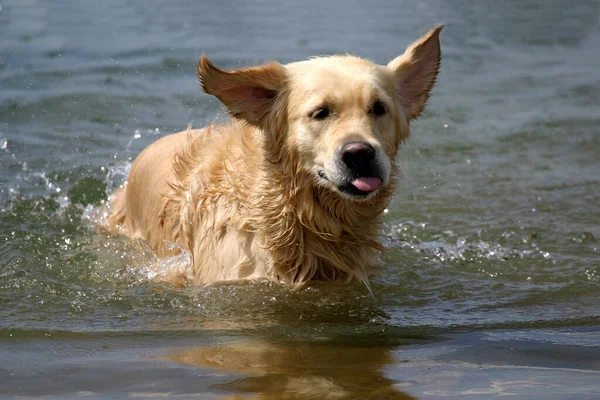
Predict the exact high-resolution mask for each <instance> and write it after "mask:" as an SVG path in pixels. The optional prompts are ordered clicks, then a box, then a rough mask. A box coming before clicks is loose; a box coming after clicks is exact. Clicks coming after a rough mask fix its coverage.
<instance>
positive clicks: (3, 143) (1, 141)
mask: <svg viewBox="0 0 600 400" xmlns="http://www.w3.org/2000/svg"><path fill="white" fill-rule="evenodd" d="M7 147H8V139H7V138H5V137H4V136H2V137H0V150H6V148H7Z"/></svg>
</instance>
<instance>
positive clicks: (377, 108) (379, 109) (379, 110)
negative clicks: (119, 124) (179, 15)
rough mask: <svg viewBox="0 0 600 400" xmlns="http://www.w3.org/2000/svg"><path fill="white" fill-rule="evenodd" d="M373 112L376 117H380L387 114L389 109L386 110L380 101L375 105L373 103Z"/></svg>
mask: <svg viewBox="0 0 600 400" xmlns="http://www.w3.org/2000/svg"><path fill="white" fill-rule="evenodd" d="M371 112H372V113H373V115H375V116H376V117H380V116H382V115H384V114H385V113H386V112H387V109H386V108H385V104H383V103H382V102H381V101H380V100H377V101H376V102H375V103H373V107H371Z"/></svg>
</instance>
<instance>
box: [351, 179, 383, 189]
mask: <svg viewBox="0 0 600 400" xmlns="http://www.w3.org/2000/svg"><path fill="white" fill-rule="evenodd" d="M350 183H351V184H352V185H353V186H354V187H355V188H357V189H358V190H360V191H363V192H372V191H373V190H375V189H377V188H378V187H379V185H381V179H379V178H363V177H361V178H356V179H355V180H353V181H352V182H350Z"/></svg>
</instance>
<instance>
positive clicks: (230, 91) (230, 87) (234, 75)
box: [198, 55, 286, 126]
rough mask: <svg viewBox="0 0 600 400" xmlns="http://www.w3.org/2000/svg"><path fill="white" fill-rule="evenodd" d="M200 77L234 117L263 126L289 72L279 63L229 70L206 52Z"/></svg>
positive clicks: (201, 60) (203, 85)
mask: <svg viewBox="0 0 600 400" xmlns="http://www.w3.org/2000/svg"><path fill="white" fill-rule="evenodd" d="M198 79H199V80H200V85H201V86H202V89H203V90H204V91H205V92H206V93H208V94H212V95H213V96H215V97H217V98H218V99H219V100H221V102H222V103H223V104H224V105H225V106H226V107H227V109H228V110H229V113H230V114H231V115H232V116H234V117H236V118H241V119H243V120H245V121H246V122H248V123H250V124H251V125H255V126H260V125H261V122H262V121H263V120H264V118H265V117H266V116H267V115H268V114H269V113H270V112H271V111H273V108H274V106H275V102H276V100H277V96H278V94H279V93H280V91H281V90H282V89H283V87H284V85H285V81H286V72H285V67H284V66H283V65H281V64H279V63H276V62H271V63H269V64H265V65H261V66H258V67H252V68H244V69H235V70H231V71H225V70H222V69H220V68H218V67H216V66H215V65H214V64H213V63H211V62H210V61H209V60H208V58H206V56H204V55H203V56H202V57H201V58H200V62H198Z"/></svg>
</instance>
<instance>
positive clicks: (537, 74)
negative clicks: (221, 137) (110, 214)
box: [0, 0, 600, 399]
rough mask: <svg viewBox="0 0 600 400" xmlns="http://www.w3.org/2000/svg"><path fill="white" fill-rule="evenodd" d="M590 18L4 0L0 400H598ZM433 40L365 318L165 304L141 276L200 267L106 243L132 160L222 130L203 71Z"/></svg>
mask: <svg viewBox="0 0 600 400" xmlns="http://www.w3.org/2000/svg"><path fill="white" fill-rule="evenodd" d="M599 17H600V7H599V5H598V3H597V2H596V1H577V2H575V3H570V4H569V5H566V4H565V3H564V2H561V1H544V2H536V1H508V2H503V3H498V2H492V1H483V2H469V1H460V2H443V1H435V0H426V1H422V2H418V3H414V2H408V1H401V2H397V1H388V2H380V3H379V4H373V3H372V2H352V3H348V2H342V1H330V2H312V1H310V2H297V3H292V2H275V1H261V2H231V1H221V2H218V3H216V2H215V3H213V4H211V3H210V2H198V1H196V2H192V1H171V2H158V1H135V0H127V1H113V0H108V1H104V2H87V1H86V2H80V1H54V2H47V1H46V2H44V1H41V0H18V1H17V0H0V397H1V398H14V397H19V396H20V397H29V398H38V397H45V398H55V399H71V398H81V397H85V398H93V399H108V398H126V397H134V398H135V397H137V398H156V397H161V396H162V397H167V396H169V398H176V399H191V398H194V399H195V398H232V397H227V396H240V398H264V399H269V398H272V399H281V398H290V399H292V398H305V399H308V398H340V399H341V398H344V399H345V398H361V399H365V398H374V399H377V398H395V399H409V398H418V399H438V398H449V399H454V398H456V399H458V398H461V399H462V398H489V397H495V396H503V395H513V396H516V397H517V398H544V399H566V398H569V399H595V398H599V395H598V393H600V384H598V382H600V362H599V360H600V311H599V310H600V291H599V289H600V258H599V247H600V243H599V240H600V213H599V207H598V205H599V204H600V190H598V188H599V187H600V186H599V184H600V172H599V171H600V114H599V113H598V104H600V72H599V71H600V51H599V50H600V32H599V22H598V21H599V20H600V19H599ZM440 22H443V23H446V24H447V27H446V29H445V30H444V32H443V34H442V46H443V53H444V58H443V66H442V71H441V74H440V77H439V84H438V85H437V86H436V88H435V90H434V93H433V96H432V98H431V102H430V104H429V110H428V112H427V113H426V114H425V115H424V116H423V117H422V118H421V119H420V120H419V121H418V122H417V123H415V124H414V125H413V136H412V138H411V139H410V140H409V142H408V143H407V145H406V146H405V147H404V148H403V149H402V151H401V155H400V162H401V164H402V166H403V168H404V170H405V178H404V180H403V182H402V183H401V185H400V188H399V190H398V192H397V195H396V197H395V199H394V202H393V204H392V206H391V207H390V209H389V212H388V213H387V215H386V218H385V220H386V226H385V232H384V234H385V242H386V246H388V247H389V252H388V254H387V256H386V267H385V268H384V270H383V271H382V274H381V275H380V276H378V277H377V278H376V279H375V281H374V284H373V292H374V296H371V295H370V294H369V293H368V291H366V290H365V289H364V288H362V287H361V286H360V285H350V286H342V285H331V284H318V283H317V284H314V285H311V286H310V287H309V288H308V289H306V290H304V291H301V292H290V291H289V290H287V289H286V288H282V287H279V286H277V285H272V284H268V283H253V284H249V283H242V284H220V285H214V286H211V287H207V288H187V289H176V288H173V287H170V286H168V285H164V284H161V283H158V282H156V281H153V280H152V276H153V275H155V274H156V273H157V272H160V271H161V270H162V269H164V268H173V267H180V266H181V265H185V263H186V262H187V260H186V258H185V256H181V257H179V258H175V259H169V260H159V259H156V258H155V257H154V256H153V255H152V253H151V252H150V251H149V250H148V249H145V248H144V246H143V244H141V243H133V244H132V243H128V242H127V241H126V240H125V239H123V238H120V237H107V236H106V235H104V234H103V233H101V232H99V231H98V230H95V229H93V227H92V223H91V222H90V219H93V218H96V217H97V215H95V214H94V210H97V208H94V207H97V205H98V204H99V203H100V202H101V201H103V200H104V199H105V198H106V194H107V193H108V192H110V191H111V190H112V189H114V187H115V186H117V185H118V184H119V183H120V182H122V181H123V179H124V178H125V176H126V174H127V169H128V166H129V165H130V163H131V160H132V159H133V158H134V157H135V155H136V154H138V153H139V151H140V150H141V149H142V148H144V147H145V146H146V145H148V144H149V143H151V142H152V141H154V140H156V139H157V138H159V137H161V136H163V135H165V134H168V133H171V132H175V131H179V130H183V129H185V128H186V126H187V125H188V124H192V125H194V126H197V127H199V126H202V125H205V124H207V123H208V122H210V121H212V120H213V119H214V118H218V119H220V120H224V119H225V116H224V113H223V112H222V111H221V109H220V107H219V104H218V103H217V101H216V100H215V99H213V98H211V97H209V96H206V95H204V94H202V93H201V91H200V89H199V87H198V84H197V81H196V77H195V63H196V61H197V59H198V58H199V56H200V55H201V54H202V53H206V54H207V55H208V56H209V57H210V58H211V59H212V60H213V61H214V62H215V63H216V64H217V65H220V66H224V67H237V66H241V65H249V64H253V63H257V62H260V61H265V60H270V59H276V60H279V61H281V62H291V61H295V60H301V59H304V58H306V57H309V56H311V55H316V54H330V53H335V52H350V53H356V54H360V55H362V56H365V57H369V58H371V59H373V60H375V61H377V62H380V63H385V62H387V61H388V60H389V59H391V58H393V57H394V56H396V55H398V54H400V53H401V52H402V51H403V50H404V48H405V46H406V45H407V44H409V43H410V42H411V41H412V40H414V39H416V38H417V37H418V36H419V35H420V34H423V33H424V32H425V31H426V30H427V29H428V28H430V27H432V26H433V25H434V24H436V23H440ZM236 398H238V397H236Z"/></svg>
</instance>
